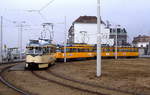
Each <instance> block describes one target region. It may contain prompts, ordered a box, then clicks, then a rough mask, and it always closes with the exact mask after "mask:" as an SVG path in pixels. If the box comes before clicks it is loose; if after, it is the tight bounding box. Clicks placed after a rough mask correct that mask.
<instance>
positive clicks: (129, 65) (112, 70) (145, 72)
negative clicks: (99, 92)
mask: <svg viewBox="0 0 150 95" xmlns="http://www.w3.org/2000/svg"><path fill="white" fill-rule="evenodd" d="M49 70H52V71H54V72H56V73H59V74H61V75H63V76H66V77H70V78H73V79H77V80H81V81H84V82H89V83H93V84H97V85H102V86H104V87H109V88H115V89H119V90H124V91H130V92H134V93H143V94H147V95H149V93H150V72H149V71H150V59H118V60H114V59H103V60H102V76H101V77H99V78H97V77H96V76H95V75H96V61H95V60H86V61H74V62H67V63H60V64H57V65H55V66H53V67H51V68H49ZM5 76H6V79H8V80H9V81H10V82H12V83H13V84H15V85H17V86H18V87H21V88H23V89H26V90H27V91H29V92H33V93H34V94H37V95H90V94H89V93H83V92H80V91H77V90H74V89H69V88H66V87H63V86H60V85H57V84H54V83H50V82H47V81H44V80H41V79H39V78H37V77H35V76H33V75H32V73H31V72H30V71H10V72H6V73H5ZM0 87H1V84H0ZM0 91H1V90H0ZM8 91H9V90H8ZM1 92H2V91H1ZM0 95H1V94H0ZM2 95H10V94H2Z"/></svg>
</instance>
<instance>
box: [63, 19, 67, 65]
mask: <svg viewBox="0 0 150 95" xmlns="http://www.w3.org/2000/svg"><path fill="white" fill-rule="evenodd" d="M66 22H67V21H66V16H65V23H64V24H65V31H64V32H65V42H64V62H67V58H66V46H67V27H66Z"/></svg>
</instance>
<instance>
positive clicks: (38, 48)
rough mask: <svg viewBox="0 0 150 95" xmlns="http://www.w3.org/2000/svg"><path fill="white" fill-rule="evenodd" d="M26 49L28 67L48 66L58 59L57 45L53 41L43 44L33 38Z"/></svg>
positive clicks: (26, 65)
mask: <svg viewBox="0 0 150 95" xmlns="http://www.w3.org/2000/svg"><path fill="white" fill-rule="evenodd" d="M26 49H27V51H26V64H25V67H26V68H46V67H48V66H49V65H52V64H54V62H55V60H56V58H55V53H56V52H55V51H56V46H55V45H53V44H51V43H44V44H41V43H40V42H39V41H38V40H34V41H33V40H32V41H31V43H30V45H28V46H27V47H26Z"/></svg>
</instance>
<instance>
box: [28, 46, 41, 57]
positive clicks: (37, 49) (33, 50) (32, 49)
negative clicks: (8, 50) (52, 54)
mask: <svg viewBox="0 0 150 95" xmlns="http://www.w3.org/2000/svg"><path fill="white" fill-rule="evenodd" d="M27 54H31V55H32V54H33V55H40V54H43V50H42V48H41V47H28V48H27Z"/></svg>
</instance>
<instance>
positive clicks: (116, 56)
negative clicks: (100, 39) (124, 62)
mask: <svg viewBox="0 0 150 95" xmlns="http://www.w3.org/2000/svg"><path fill="white" fill-rule="evenodd" d="M115 32H116V41H115V43H116V45H115V59H117V58H118V54H117V53H118V52H117V47H118V43H117V40H118V33H117V26H116V27H115Z"/></svg>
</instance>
